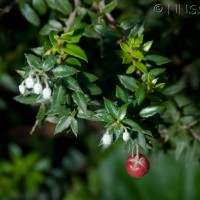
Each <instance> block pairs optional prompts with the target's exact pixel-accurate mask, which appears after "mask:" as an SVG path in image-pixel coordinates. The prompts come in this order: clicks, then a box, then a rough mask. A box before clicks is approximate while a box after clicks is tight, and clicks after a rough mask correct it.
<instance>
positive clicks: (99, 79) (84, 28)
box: [0, 0, 200, 155]
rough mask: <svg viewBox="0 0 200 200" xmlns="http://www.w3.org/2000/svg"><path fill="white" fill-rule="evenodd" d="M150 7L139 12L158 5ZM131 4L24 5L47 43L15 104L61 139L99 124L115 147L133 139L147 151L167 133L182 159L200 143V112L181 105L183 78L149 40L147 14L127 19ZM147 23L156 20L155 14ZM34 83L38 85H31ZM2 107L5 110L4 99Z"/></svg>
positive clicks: (25, 73)
mask: <svg viewBox="0 0 200 200" xmlns="http://www.w3.org/2000/svg"><path fill="white" fill-rule="evenodd" d="M145 2H146V1H142V2H139V3H138V6H145V5H147V4H148V5H149V4H152V1H151V2H149V3H147V2H146V3H145ZM128 5H129V4H128V1H124V4H123V5H122V2H120V1H115V0H114V1H106V2H105V1H103V0H100V1H88V0H87V1H86V0H84V1H80V0H74V1H68V0H66V1H60V0H56V1H50V0H46V1H43V0H42V1H38V0H32V1H28V2H27V1H20V3H19V9H20V11H21V13H22V15H23V16H24V17H25V18H26V19H27V20H28V21H29V22H30V23H32V24H33V25H35V26H37V27H38V28H37V30H38V32H39V33H40V34H41V35H43V36H46V40H45V42H43V40H42V39H41V41H42V42H40V47H36V48H33V49H32V52H31V53H30V52H28V53H26V54H25V58H26V64H25V65H24V66H23V67H21V68H22V69H20V70H18V72H19V74H20V75H21V76H22V81H21V84H20V92H21V94H20V95H19V96H16V97H14V99H15V100H16V101H18V102H20V103H24V104H29V105H33V106H37V107H40V109H39V111H38V114H37V115H36V120H37V122H38V124H40V125H42V124H43V123H44V122H45V121H47V120H49V121H51V122H54V123H55V126H56V128H55V133H56V134H57V133H62V132H70V131H71V130H72V131H73V132H74V134H75V135H78V132H79V131H78V130H80V127H79V126H80V124H79V121H80V120H82V119H85V120H92V121H99V122H103V124H104V126H105V133H109V134H110V135H111V137H112V138H113V141H116V140H118V139H123V137H122V134H123V133H124V132H128V133H129V134H130V139H129V140H128V141H125V143H126V144H131V145H134V144H135V143H139V144H140V146H142V147H143V148H145V149H146V148H152V146H153V140H154V139H157V138H160V137H159V134H160V135H161V137H162V138H163V139H164V142H170V144H171V145H172V146H173V147H174V148H176V149H177V152H178V153H177V155H180V154H181V152H184V151H187V150H188V149H189V148H188V147H189V146H190V145H189V144H190V143H192V142H191V141H193V140H198V141H199V140H200V139H199V134H198V131H197V132H196V131H195V130H198V128H199V121H198V116H199V113H198V112H197V111H195V112H193V113H192V114H191V113H190V114H186V113H185V112H187V111H188V109H189V108H188V107H189V106H188V107H187V106H185V105H184V106H182V105H181V106H180V105H178V103H177V102H176V100H175V98H176V97H177V95H178V94H179V93H181V92H183V89H184V87H186V84H187V81H185V80H181V81H180V82H178V84H177V82H176V83H174V84H172V82H174V80H176V78H174V79H173V78H171V77H170V76H171V75H170V73H169V72H170V70H171V68H170V67H168V66H169V65H166V64H167V63H169V62H171V61H172V60H171V59H168V58H166V57H164V56H161V55H159V54H158V53H157V52H159V48H158V46H161V47H162V45H165V43H163V44H162V45H159V44H157V40H156V41H155V38H152V35H151V37H150V34H149V35H148V31H149V30H150V28H149V27H148V26H149V24H150V25H151V26H153V25H152V24H153V23H152V21H148V20H147V21H148V22H147V31H146V30H145V19H143V18H141V16H143V15H142V14H139V13H138V12H135V11H134V12H133V10H130V11H128V12H126V9H125V6H126V8H128ZM133 5H135V3H133ZM115 11H116V12H115ZM129 13H134V14H133V15H132V14H129ZM112 14H113V15H114V16H115V15H118V16H116V17H115V18H114V17H113V15H112ZM147 16H148V17H150V19H151V20H152V19H153V18H154V20H155V16H154V15H152V16H151V14H150V13H147ZM148 17H147V18H148ZM156 22H157V20H156ZM158 24H159V23H158ZM158 26H160V25H158ZM148 28H149V29H148ZM158 32H159V31H158ZM156 34H157V33H156ZM146 35H147V37H146ZM164 35H165V34H164ZM47 37H48V39H47ZM153 37H154V36H153ZM163 37H164V36H163ZM42 38H43V37H42ZM148 38H151V39H153V40H154V42H153V40H151V39H150V40H149V39H148ZM152 48H153V51H152ZM156 48H157V52H156V50H155V49H156ZM163 48H164V47H163ZM161 54H163V53H161ZM184 55H186V54H184ZM174 58H176V56H174ZM172 62H173V61H172ZM177 63H178V62H177ZM194 63H195V64H196V63H198V61H195V62H194ZM172 64H174V63H172ZM161 65H165V67H167V70H165V68H163V67H162V66H161ZM157 66H159V67H157ZM167 73H168V74H167ZM197 74H198V73H197ZM30 79H31V80H32V82H33V85H28V84H30V83H27V82H28V81H30ZM108 80H109V81H110V82H109V81H108ZM192 80H193V82H194V81H195V80H196V79H192ZM170 81H171V82H170ZM111 82H112V86H111V85H110V83H111ZM192 84H195V85H198V83H197V82H195V83H192ZM38 85H39V86H38ZM36 86H37V87H36ZM183 96H184V95H183ZM184 97H185V96H184ZM166 101H168V102H169V103H166ZM174 101H175V102H176V103H174ZM181 101H182V100H181ZM0 103H1V104H0V106H1V107H5V106H6V103H5V101H4V100H3V99H2V98H1V100H0ZM174 104H175V105H174ZM174 107H175V108H174ZM191 107H192V106H191V105H190V108H191ZM196 113H197V114H196ZM166 116H167V117H166ZM192 120H193V121H194V122H193V123H192ZM166 129H167V134H166V135H165V134H164V135H163V131H164V132H165V133H166ZM178 131H180V134H178V137H176V136H177V134H175V132H178ZM179 138H181V139H180V141H179ZM183 138H186V139H187V140H188V142H186V143H187V145H186V143H185V142H183V140H184V139H183Z"/></svg>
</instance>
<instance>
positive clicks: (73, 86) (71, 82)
mask: <svg viewBox="0 0 200 200" xmlns="http://www.w3.org/2000/svg"><path fill="white" fill-rule="evenodd" d="M64 81H65V82H66V83H67V87H68V88H69V89H70V90H73V91H75V92H81V91H82V90H81V88H80V86H79V84H78V82H77V80H76V79H74V78H73V77H72V76H68V77H66V78H65V79H64Z"/></svg>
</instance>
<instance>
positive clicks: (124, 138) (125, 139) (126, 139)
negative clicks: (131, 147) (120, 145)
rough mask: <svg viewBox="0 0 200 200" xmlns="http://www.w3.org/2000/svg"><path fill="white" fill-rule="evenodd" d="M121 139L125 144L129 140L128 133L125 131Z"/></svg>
mask: <svg viewBox="0 0 200 200" xmlns="http://www.w3.org/2000/svg"><path fill="white" fill-rule="evenodd" d="M122 138H123V140H124V142H127V141H128V140H129V138H130V134H129V132H127V131H125V132H124V133H123V136H122Z"/></svg>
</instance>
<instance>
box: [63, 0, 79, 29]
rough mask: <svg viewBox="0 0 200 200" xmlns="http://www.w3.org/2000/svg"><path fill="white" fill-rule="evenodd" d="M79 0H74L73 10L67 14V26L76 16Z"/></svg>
mask: <svg viewBox="0 0 200 200" xmlns="http://www.w3.org/2000/svg"><path fill="white" fill-rule="evenodd" d="M79 3H80V2H79V0H74V10H73V12H72V13H71V14H70V15H69V18H68V20H67V22H66V27H68V26H69V25H70V24H71V23H72V21H73V20H74V18H75V17H76V13H77V9H78V6H79Z"/></svg>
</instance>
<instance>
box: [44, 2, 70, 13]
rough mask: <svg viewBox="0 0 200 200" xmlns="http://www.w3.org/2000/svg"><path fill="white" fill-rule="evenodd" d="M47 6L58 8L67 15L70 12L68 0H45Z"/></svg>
mask: <svg viewBox="0 0 200 200" xmlns="http://www.w3.org/2000/svg"><path fill="white" fill-rule="evenodd" d="M46 2H47V4H48V6H49V7H50V8H52V9H55V10H58V11H59V12H61V13H62V14H63V15H69V14H70V13H71V12H72V6H71V4H70V3H69V1H68V0H46Z"/></svg>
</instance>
